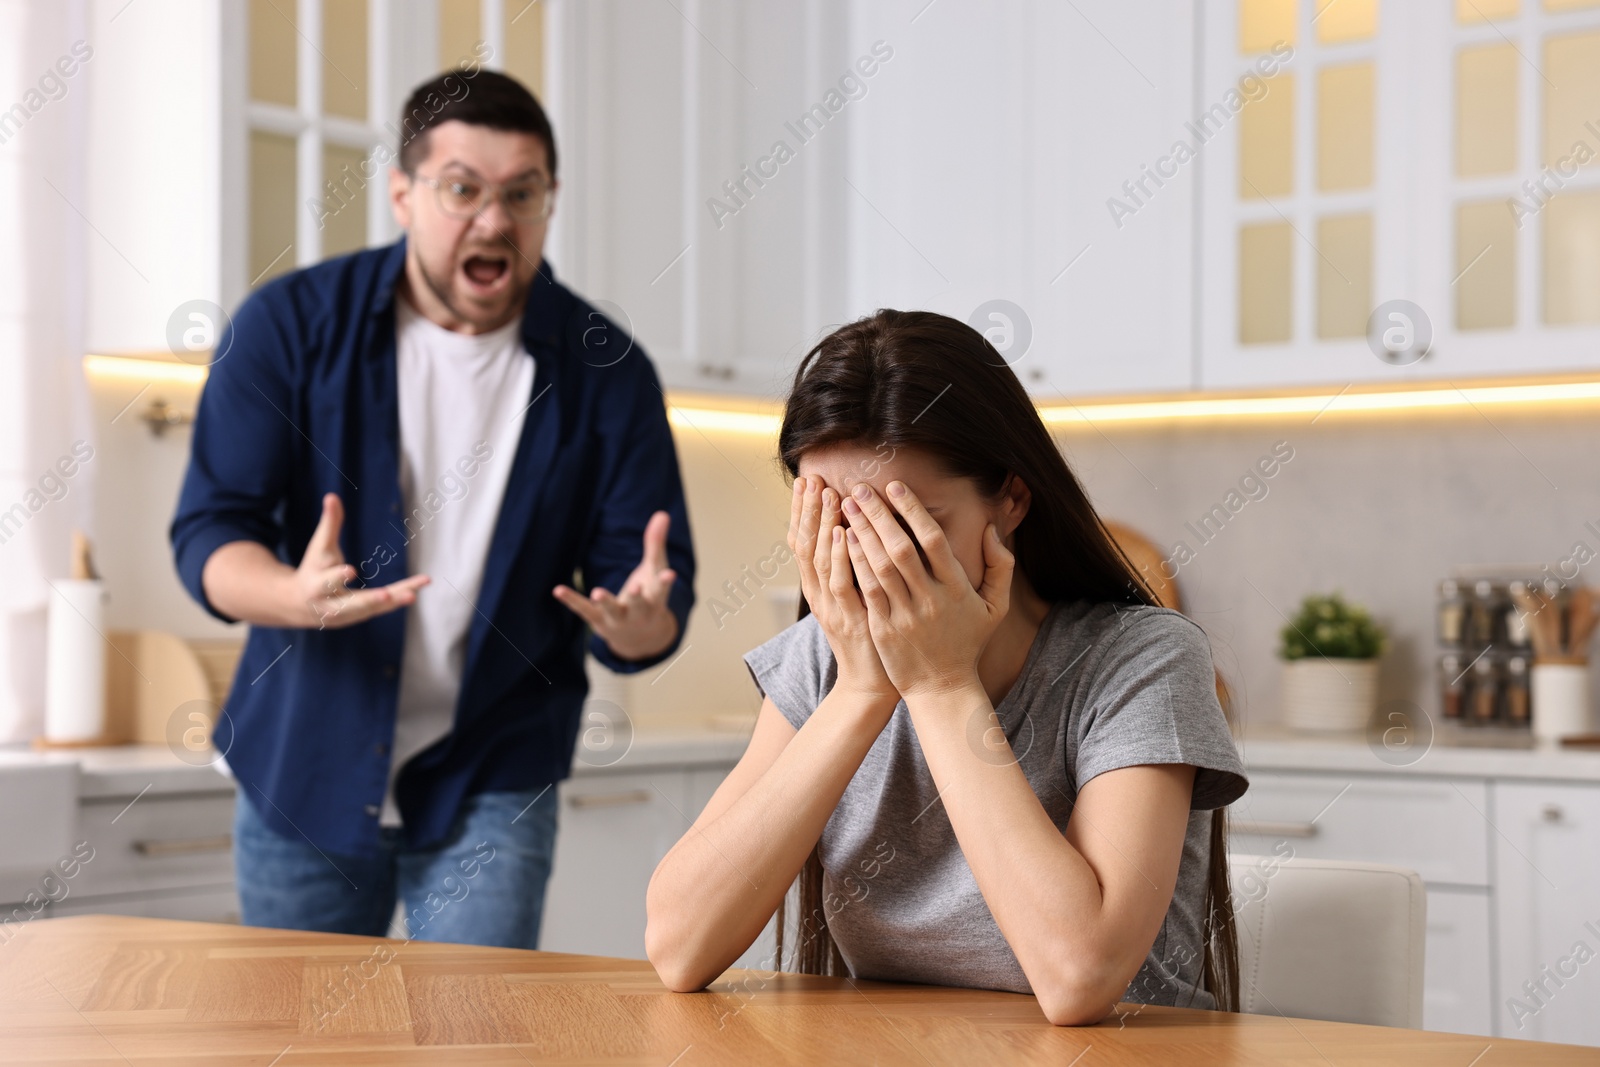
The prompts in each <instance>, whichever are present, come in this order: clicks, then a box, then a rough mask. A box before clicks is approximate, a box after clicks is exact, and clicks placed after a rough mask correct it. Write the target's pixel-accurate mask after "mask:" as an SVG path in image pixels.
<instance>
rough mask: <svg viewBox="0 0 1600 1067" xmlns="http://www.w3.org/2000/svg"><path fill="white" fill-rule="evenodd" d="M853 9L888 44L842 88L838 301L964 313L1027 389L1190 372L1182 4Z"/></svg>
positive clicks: (859, 26)
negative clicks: (862, 87)
mask: <svg viewBox="0 0 1600 1067" xmlns="http://www.w3.org/2000/svg"><path fill="white" fill-rule="evenodd" d="M919 7H921V11H920V13H919V12H918V8H919ZM853 12H854V19H853V28H852V32H851V38H852V39H853V40H855V41H858V42H861V44H860V47H861V48H862V49H863V50H864V49H865V48H866V47H867V43H868V42H874V41H882V42H884V43H885V45H892V46H893V49H894V58H893V60H892V61H891V62H889V63H887V64H886V65H885V67H884V70H883V73H882V74H881V75H880V77H879V83H878V84H876V85H874V86H873V91H872V94H871V95H870V96H867V97H866V98H865V99H863V100H862V101H861V102H860V103H859V104H858V105H852V107H854V108H855V110H854V112H853V113H852V115H851V122H852V127H851V143H850V156H849V160H848V165H847V173H846V178H847V179H848V181H847V189H848V192H847V194H846V196H847V199H846V206H847V208H848V214H847V215H846V220H847V225H846V226H845V230H846V233H847V234H848V239H849V241H850V249H849V252H850V259H849V277H850V294H849V296H850V308H851V311H852V312H853V313H856V314H862V313H865V312H868V311H871V310H872V309H874V308H877V307H901V308H905V307H913V308H929V309H932V310H935V311H940V312H943V313H945V314H948V315H951V316H954V317H957V318H960V319H962V320H964V321H969V322H971V323H972V324H973V325H974V326H976V327H977V328H978V329H980V330H982V331H984V332H985V333H986V334H987V335H988V336H989V337H990V339H991V340H992V341H993V342H994V343H995V346H996V348H997V349H999V350H1000V352H1001V354H1002V355H1003V356H1004V357H1005V358H1006V359H1007V361H1008V362H1010V363H1011V364H1012V366H1013V367H1014V368H1015V369H1016V371H1017V374H1018V376H1019V377H1020V378H1021V379H1022V381H1023V383H1024V384H1025V385H1026V386H1027V387H1028V388H1029V389H1030V390H1031V391H1032V392H1034V393H1036V394H1042V395H1061V394H1075V395H1076V394H1083V393H1095V392H1107V391H1110V392H1133V391H1152V390H1153V391H1172V390H1178V389H1185V388H1188V387H1189V385H1190V383H1191V377H1192V373H1193V350H1194V346H1193V334H1194V322H1193V316H1192V305H1191V300H1190V296H1191V286H1190V278H1191V276H1192V273H1193V263H1192V254H1193V252H1192V250H1193V244H1192V235H1193V226H1192V221H1193V217H1194V215H1193V209H1194V196H1195V190H1196V189H1197V187H1198V186H1197V178H1196V172H1195V168H1194V167H1193V166H1192V165H1191V164H1192V156H1193V153H1192V152H1185V151H1183V150H1182V148H1181V146H1183V145H1184V144H1185V143H1187V142H1190V141H1192V135H1191V134H1190V133H1189V132H1188V130H1187V129H1186V123H1187V120H1188V118H1189V112H1190V101H1191V100H1192V98H1193V89H1194V63H1193V59H1194V47H1193V34H1194V26H1193V23H1192V21H1191V6H1190V5H1187V4H1173V3H1170V2H1158V0H1135V2H1129V0H1081V2H1079V3H1075V4H1059V3H1052V2H1044V0H1040V2H1026V3H1013V4H1005V5H999V6H990V5H982V4H971V3H957V4H938V5H932V6H927V7H922V5H915V6H911V7H906V6H904V5H877V4H861V5H856V6H855V8H854V9H853Z"/></svg>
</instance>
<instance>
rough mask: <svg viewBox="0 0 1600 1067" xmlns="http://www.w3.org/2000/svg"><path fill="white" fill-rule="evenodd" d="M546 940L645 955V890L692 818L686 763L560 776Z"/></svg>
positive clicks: (561, 947)
mask: <svg viewBox="0 0 1600 1067" xmlns="http://www.w3.org/2000/svg"><path fill="white" fill-rule="evenodd" d="M560 795H561V814H560V816H559V827H558V829H557V834H556V853H555V862H554V866H553V868H552V870H551V873H550V885H549V888H548V889H547V891H546V894H545V911H544V921H543V925H542V928H541V930H540V936H539V947H540V948H542V949H546V950H548V951H551V952H579V953H586V954H589V955H595V956H621V957H625V958H628V959H644V958H645V952H644V925H645V910H644V897H645V890H646V888H647V887H648V886H649V884H650V875H651V874H653V873H654V872H655V869H656V864H657V863H659V862H661V857H663V856H665V855H666V854H667V850H668V849H670V848H671V847H672V846H673V845H674V844H675V843H676V842H677V840H678V838H680V837H682V836H683V832H684V831H685V830H687V829H688V827H689V821H690V819H692V815H690V813H689V811H688V807H687V803H688V798H687V776H686V774H685V772H684V771H683V770H682V769H680V768H671V769H663V770H661V771H658V772H650V773H640V774H594V775H585V776H582V777H577V778H569V779H568V780H567V781H565V782H562V783H561V794H560Z"/></svg>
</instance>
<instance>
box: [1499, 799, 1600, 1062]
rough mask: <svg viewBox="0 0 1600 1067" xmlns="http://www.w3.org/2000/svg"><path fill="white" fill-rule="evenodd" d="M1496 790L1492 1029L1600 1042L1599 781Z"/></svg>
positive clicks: (1543, 1038) (1517, 1034)
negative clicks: (1495, 977)
mask: <svg viewBox="0 0 1600 1067" xmlns="http://www.w3.org/2000/svg"><path fill="white" fill-rule="evenodd" d="M1493 789H1494V816H1495V825H1496V828H1497V829H1498V830H1499V838H1498V840H1497V841H1496V849H1495V865H1494V866H1495V890H1496V892H1495V921H1496V925H1497V927H1498V931H1499V944H1500V959H1499V968H1498V973H1499V992H1498V995H1497V1003H1496V1004H1495V1021H1496V1024H1497V1027H1498V1031H1499V1033H1500V1034H1502V1035H1504V1036H1506V1037H1518V1038H1526V1039H1528V1040H1533V1041H1563V1042H1571V1043H1574V1044H1583V1045H1600V891H1597V890H1596V887H1597V886H1600V785H1595V784H1583V785H1578V784H1573V785H1567V784H1557V783H1550V784H1546V783H1542V782H1541V783H1535V782H1515V783H1511V782H1507V783H1498V782H1497V783H1495V785H1494V787H1493Z"/></svg>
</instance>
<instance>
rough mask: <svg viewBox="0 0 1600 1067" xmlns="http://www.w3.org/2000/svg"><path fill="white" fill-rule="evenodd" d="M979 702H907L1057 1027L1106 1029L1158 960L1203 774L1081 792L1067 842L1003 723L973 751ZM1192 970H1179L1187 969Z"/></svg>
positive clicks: (971, 855)
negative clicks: (971, 732)
mask: <svg viewBox="0 0 1600 1067" xmlns="http://www.w3.org/2000/svg"><path fill="white" fill-rule="evenodd" d="M978 700H982V701H985V702H987V700H988V698H987V696H985V694H984V693H983V692H982V690H981V689H980V690H978V691H977V692H976V693H975V694H974V693H967V694H963V695H960V696H952V697H951V698H950V700H949V702H948V703H946V702H944V701H937V700H930V701H920V700H919V701H917V702H916V703H915V704H911V703H909V702H908V707H910V709H911V718H912V723H913V725H914V726H915V727H916V730H917V739H918V741H919V742H920V743H921V745H922V751H923V754H924V756H925V757H926V758H927V760H928V768H929V770H930V771H931V772H932V774H933V780H934V783H935V784H936V785H937V786H938V787H939V794H940V796H941V797H942V798H943V800H944V807H945V810H946V811H947V813H948V814H949V818H950V825H951V826H952V827H953V828H954V830H955V833H956V840H957V841H958V842H959V843H960V845H961V851H962V854H963V855H964V856H965V857H966V860H967V865H968V866H969V867H971V868H972V874H973V877H974V878H975V879H976V880H977V883H978V889H979V890H980V891H981V892H982V893H983V899H984V901H985V902H986V903H987V904H988V905H989V911H990V912H991V913H992V914H993V915H994V919H995V922H996V924H997V925H999V927H1000V932H1001V933H1002V934H1004V935H1005V939H1006V942H1007V944H1009V945H1010V946H1011V950H1012V951H1013V952H1015V953H1016V956H1017V962H1018V963H1019V964H1021V966H1022V970H1023V973H1024V974H1026V975H1027V976H1028V982H1029V984H1030V985H1032V986H1033V990H1034V993H1035V995H1036V996H1037V997H1038V998H1039V1006H1040V1007H1041V1008H1042V1009H1043V1010H1044V1013H1045V1015H1046V1016H1047V1017H1048V1018H1049V1019H1050V1021H1051V1022H1054V1023H1056V1024H1058V1025H1067V1026H1077V1025H1086V1024H1089V1023H1096V1022H1099V1021H1100V1020H1101V1019H1103V1018H1105V1017H1106V1015H1107V1014H1109V1013H1110V1011H1111V1009H1112V1008H1113V1007H1115V1006H1116V1003H1117V1001H1118V1000H1120V999H1121V998H1122V995H1123V993H1124V992H1125V991H1126V990H1127V988H1128V983H1129V982H1131V981H1132V980H1133V978H1134V976H1135V975H1136V974H1137V973H1138V971H1139V967H1140V966H1141V965H1142V964H1143V963H1144V960H1145V957H1146V956H1147V955H1148V954H1149V952H1150V946H1151V944H1153V943H1154V941H1155V937H1156V934H1157V933H1158V932H1159V931H1160V929H1161V923H1162V920H1163V919H1164V918H1165V916H1166V914H1167V909H1168V908H1169V907H1170V906H1171V904H1172V894H1173V891H1174V889H1175V888H1176V886H1177V882H1178V866H1179V864H1180V862H1181V861H1182V859H1183V841H1184V836H1185V834H1186V833H1187V831H1188V825H1189V801H1190V795H1191V793H1192V791H1193V787H1194V776H1195V769H1194V768H1193V767H1191V766H1188V765H1187V764H1165V765H1145V766H1135V767H1124V768H1121V769H1119V770H1114V771H1107V772H1105V773H1103V774H1100V775H1097V776H1096V777H1094V778H1093V779H1091V780H1090V781H1089V782H1088V783H1087V784H1086V785H1085V786H1084V787H1083V789H1082V790H1080V791H1079V793H1078V797H1077V803H1076V804H1075V805H1074V806H1073V809H1072V815H1071V817H1070V819H1069V820H1068V822H1067V830H1066V833H1065V834H1063V833H1062V832H1061V831H1060V830H1058V829H1057V828H1056V826H1055V824H1054V823H1053V822H1051V820H1050V816H1049V814H1048V813H1047V812H1046V811H1045V810H1044V806H1043V805H1042V804H1041V803H1040V802H1039V798H1038V797H1037V796H1036V795H1035V794H1034V792H1033V787H1032V786H1030V785H1029V784H1028V780H1027V778H1026V777H1025V776H1024V775H1023V773H1022V770H1021V768H1020V767H1018V766H1017V764H1016V763H1015V762H1014V760H1013V759H1012V758H1011V753H1010V750H1009V747H1008V746H1006V743H1005V741H1004V740H1003V737H1004V734H1003V732H1002V731H1001V730H1000V728H999V721H998V719H996V720H995V721H994V724H993V728H992V729H991V731H990V732H989V733H988V734H986V735H985V736H986V737H994V738H996V739H997V741H996V744H997V745H998V746H1006V747H1005V751H1004V752H998V751H997V752H985V753H983V754H979V753H977V752H974V751H973V748H972V745H971V744H970V743H969V741H968V730H967V723H968V722H970V718H969V716H970V714H971V712H972V708H973V707H975V706H979V705H977V704H976V703H975V702H976V701H978ZM1177 962H1181V961H1174V964H1176V963H1177Z"/></svg>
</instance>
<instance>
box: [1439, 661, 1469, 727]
mask: <svg viewBox="0 0 1600 1067" xmlns="http://www.w3.org/2000/svg"><path fill="white" fill-rule="evenodd" d="M1464 674H1465V672H1464V671H1462V669H1461V657H1460V656H1458V655H1456V654H1455V653H1454V652H1446V653H1445V654H1444V655H1442V656H1440V657H1439V710H1440V712H1441V713H1442V714H1443V715H1444V717H1445V718H1446V719H1454V720H1456V721H1458V722H1459V721H1460V719H1461V712H1462V706H1463V704H1464V702H1465V698H1466V689H1467V687H1466V683H1465V681H1463V675H1464Z"/></svg>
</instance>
